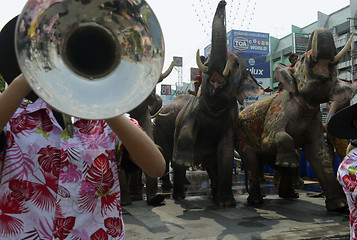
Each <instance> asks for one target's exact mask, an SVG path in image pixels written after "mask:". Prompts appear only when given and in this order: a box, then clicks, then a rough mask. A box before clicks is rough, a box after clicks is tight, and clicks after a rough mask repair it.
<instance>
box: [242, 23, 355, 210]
mask: <svg viewBox="0 0 357 240" xmlns="http://www.w3.org/2000/svg"><path fill="white" fill-rule="evenodd" d="M351 41H352V38H350V40H349V42H348V44H346V46H345V48H344V49H342V50H341V51H340V52H339V53H337V50H336V47H335V43H334V39H333V35H332V33H331V32H330V31H329V30H328V29H324V28H318V29H316V30H315V31H314V32H313V33H312V36H311V38H310V40H309V45H308V48H307V52H306V53H305V54H304V55H303V56H302V57H301V59H300V60H299V61H298V62H297V63H296V65H295V66H294V68H290V67H287V66H285V65H283V64H278V65H277V66H276V68H275V70H274V80H275V81H278V82H280V85H281V87H282V88H283V89H284V90H283V91H281V92H280V93H278V94H274V95H271V96H269V97H268V98H266V99H263V100H261V101H258V102H256V103H254V104H252V105H250V106H248V107H246V108H245V109H244V110H243V111H242V112H241V113H240V114H239V117H238V127H237V135H236V149H237V151H238V152H239V154H240V156H241V158H242V161H243V163H244V167H245V168H246V170H247V174H248V176H247V177H248V180H249V181H248V192H249V196H248V199H247V200H248V203H250V204H261V203H262V202H263V197H262V194H261V189H260V179H259V178H260V174H259V173H260V169H261V168H262V166H264V165H263V164H264V163H268V164H269V165H270V166H271V167H273V168H274V169H277V170H279V171H281V179H280V182H279V184H278V194H279V196H280V197H283V198H297V197H298V194H297V193H296V192H295V189H294V187H293V182H292V181H293V178H292V177H291V176H293V172H294V171H295V169H296V168H298V167H299V162H300V161H299V156H298V153H297V151H296V149H297V148H300V147H301V148H302V149H303V151H304V154H305V156H306V158H307V160H308V161H309V163H310V165H311V167H312V169H313V171H314V173H315V174H316V176H317V179H318V181H319V183H320V185H321V187H322V189H323V191H324V194H325V196H326V208H327V209H328V210H331V211H335V210H336V211H338V210H341V209H345V208H346V206H347V202H346V198H345V196H344V193H343V191H342V189H341V187H340V185H339V183H338V182H337V180H336V176H335V174H334V172H333V169H332V156H331V155H330V154H329V151H328V149H327V146H326V143H325V140H324V130H323V126H322V121H321V113H320V104H321V103H325V102H328V101H329V100H330V99H333V100H334V101H340V102H343V101H344V100H346V99H349V96H350V94H351V92H352V89H351V86H350V85H348V84H345V83H344V82H342V81H339V80H338V79H337V64H338V62H339V60H340V59H341V57H342V56H343V55H344V54H345V53H346V52H347V51H348V49H349V47H350V46H351Z"/></svg>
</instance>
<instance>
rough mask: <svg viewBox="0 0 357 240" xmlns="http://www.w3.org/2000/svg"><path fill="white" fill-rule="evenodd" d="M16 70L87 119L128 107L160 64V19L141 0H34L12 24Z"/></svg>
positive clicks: (47, 97) (57, 104)
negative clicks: (14, 30) (17, 68)
mask: <svg viewBox="0 0 357 240" xmlns="http://www.w3.org/2000/svg"><path fill="white" fill-rule="evenodd" d="M15 49H16V54H17V58H18V62H19V65H20V68H21V71H22V72H23V74H24V75H25V77H26V78H27V80H28V81H29V84H30V85H31V87H32V89H33V90H34V92H35V93H36V94H37V95H38V96H39V97H41V98H42V99H43V100H44V101H45V102H47V103H48V104H50V105H51V106H52V107H53V108H55V109H57V110H58V111H61V112H63V113H65V114H68V115H71V116H75V117H79V118H84V119H106V118H111V117H114V116H117V115H120V114H123V113H125V112H128V111H130V110H131V109H133V108H135V107H136V106H137V105H139V104H140V103H141V102H142V101H143V100H145V99H146V97H147V96H148V95H149V94H150V92H151V91H152V90H153V89H154V88H155V86H156V83H157V82H158V80H159V77H160V74H161V71H162V67H163V63H164V39H163V34H162V31H161V27H160V25H159V22H158V20H157V18H156V16H155V14H154V12H153V11H152V9H151V8H150V6H149V5H148V4H147V3H146V2H145V1H144V0H32V1H28V2H27V4H26V5H25V7H24V8H23V10H22V12H21V14H20V16H19V18H18V21H17V26H16V32H15Z"/></svg>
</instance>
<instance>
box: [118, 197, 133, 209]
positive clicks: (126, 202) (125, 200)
mask: <svg viewBox="0 0 357 240" xmlns="http://www.w3.org/2000/svg"><path fill="white" fill-rule="evenodd" d="M120 201H121V205H122V206H129V205H131V204H133V201H132V200H131V198H130V197H129V196H124V195H122V196H121V198H120Z"/></svg>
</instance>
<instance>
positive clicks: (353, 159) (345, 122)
mask: <svg viewBox="0 0 357 240" xmlns="http://www.w3.org/2000/svg"><path fill="white" fill-rule="evenodd" d="M327 131H328V133H329V134H331V135H332V136H334V137H336V138H342V139H353V140H351V142H350V144H349V146H348V147H347V153H346V157H345V158H344V159H343V161H342V162H341V164H340V166H339V168H338V170H337V179H338V181H339V182H340V184H341V186H342V188H343V190H344V192H345V194H346V197H347V201H348V206H349V211H350V239H353V240H357V179H356V176H357V173H356V172H357V148H356V146H357V145H356V143H357V141H356V140H355V139H356V138H357V96H355V97H353V98H352V100H351V105H350V106H349V107H347V108H344V109H342V110H341V111H339V112H337V113H336V114H335V115H334V116H333V117H332V118H331V119H330V120H329V122H328V124H327Z"/></svg>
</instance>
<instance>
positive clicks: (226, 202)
mask: <svg viewBox="0 0 357 240" xmlns="http://www.w3.org/2000/svg"><path fill="white" fill-rule="evenodd" d="M233 153H234V148H233V135H232V134H231V132H229V133H228V134H227V135H226V136H225V137H224V138H223V139H222V141H221V142H220V144H219V146H218V154H217V160H218V161H217V172H218V176H217V181H218V189H217V194H216V198H215V203H216V204H217V205H219V206H225V207H228V206H229V207H233V206H235V205H236V201H235V199H234V197H233V193H232V181H233V179H232V169H233V160H234V155H233Z"/></svg>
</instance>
